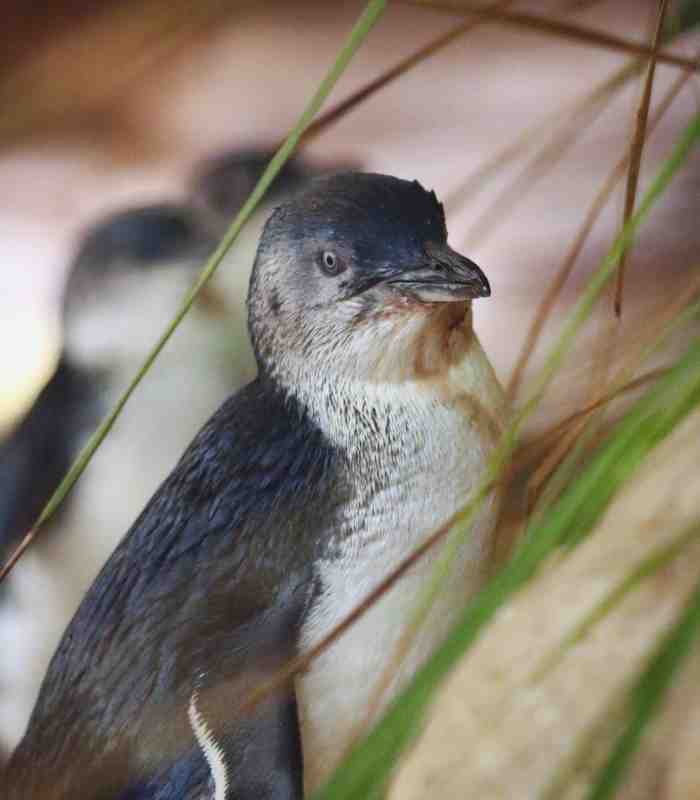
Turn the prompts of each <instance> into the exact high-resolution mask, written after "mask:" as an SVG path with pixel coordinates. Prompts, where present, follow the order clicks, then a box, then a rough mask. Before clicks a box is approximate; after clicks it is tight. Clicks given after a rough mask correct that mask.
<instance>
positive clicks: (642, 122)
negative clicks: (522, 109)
mask: <svg viewBox="0 0 700 800" xmlns="http://www.w3.org/2000/svg"><path fill="white" fill-rule="evenodd" d="M667 8H668V0H659V13H658V17H657V20H656V30H655V31H654V38H653V41H652V47H651V49H652V54H651V58H650V59H649V66H648V67H647V75H646V79H645V81H644V91H643V92H642V98H641V100H640V102H639V109H638V111H637V125H636V127H635V131H634V136H633V139H632V144H631V146H630V149H631V153H632V155H631V158H630V162H629V172H628V173H627V188H626V191H625V213H624V218H623V220H624V221H623V224H624V225H626V224H627V222H628V221H629V219H630V217H631V216H632V212H633V211H634V201H635V198H636V196H637V184H638V182H639V168H640V166H641V163H642V152H643V150H644V140H645V137H646V129H647V119H648V117H649V106H650V105H651V90H652V87H653V85H654V73H655V71H656V61H657V56H658V52H659V44H660V43H661V34H662V32H663V27H664V19H665V18H666V9H667ZM629 253H630V251H629V249H628V250H625V252H624V253H623V254H622V257H621V258H620V266H619V267H618V270H617V278H616V284H615V300H614V309H615V315H616V316H617V317H619V316H620V315H621V314H622V292H623V289H624V284H625V266H626V264H627V258H628V257H629Z"/></svg>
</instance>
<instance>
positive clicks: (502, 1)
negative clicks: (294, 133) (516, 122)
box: [300, 0, 513, 144]
mask: <svg viewBox="0 0 700 800" xmlns="http://www.w3.org/2000/svg"><path fill="white" fill-rule="evenodd" d="M511 3H513V0H498V2H495V3H493V4H492V6H493V8H494V9H500V8H505V7H506V6H508V5H510V4H511ZM483 22H484V20H480V19H470V20H467V21H466V22H462V23H461V24H460V25H458V26H457V27H456V28H451V29H450V30H449V31H447V33H443V34H442V35H441V36H438V37H437V38H436V39H434V40H433V41H432V42H428V44H427V45H425V46H424V47H421V48H420V50H416V52H415V53H412V54H411V55H410V56H408V57H407V58H404V59H403V60H401V61H399V63H398V64H396V65H395V66H393V67H391V68H390V69H388V70H387V71H386V72H385V73H383V74H382V75H379V76H378V77H377V78H374V79H373V80H371V81H370V82H369V83H367V84H365V85H364V86H361V87H360V88H359V89H358V90H357V91H355V92H353V93H352V94H351V95H350V96H349V97H347V98H345V100H341V101H340V102H339V103H338V104H337V105H335V106H333V107H331V108H329V109H328V111H326V112H325V113H324V114H321V115H320V116H319V117H318V118H317V119H316V120H314V122H312V123H311V125H309V127H308V128H307V129H306V131H305V132H304V135H303V136H302V138H301V142H300V144H308V143H309V142H310V141H313V140H314V139H315V138H316V137H317V136H318V135H319V134H320V133H323V132H324V131H326V130H327V129H328V128H329V127H331V126H332V125H333V124H334V123H335V122H337V121H338V120H339V119H341V118H342V117H344V116H345V115H346V114H348V113H349V112H350V111H352V109H353V108H355V107H356V106H358V105H359V104H360V103H362V102H363V101H364V100H367V99H368V98H369V97H371V96H372V95H373V94H375V93H376V92H377V91H379V90H380V89H383V88H384V87H385V86H388V85H389V84H391V83H393V82H394V81H395V80H396V79H397V78H400V77H401V76H402V75H404V74H405V73H406V72H408V71H409V70H411V69H413V67H415V66H417V65H418V64H422V63H423V62H424V61H427V60H428V59H429V58H430V57H431V56H433V55H435V53H437V52H439V51H440V50H442V49H444V48H445V47H447V45H449V44H451V43H452V42H453V41H455V39H458V38H459V37H460V36H463V35H464V34H465V33H469V31H471V30H473V29H474V28H477V27H478V26H479V25H481V24H483Z"/></svg>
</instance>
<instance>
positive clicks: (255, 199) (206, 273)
mask: <svg viewBox="0 0 700 800" xmlns="http://www.w3.org/2000/svg"><path fill="white" fill-rule="evenodd" d="M385 7H386V0H370V2H369V3H367V6H366V7H365V10H364V12H363V13H362V15H361V16H360V18H359V20H358V21H357V23H356V24H355V26H354V28H353V29H352V31H351V33H350V35H349V36H348V39H347V41H346V42H345V44H344V45H343V47H342V49H341V51H340V53H339V54H338V57H337V58H336V60H335V62H334V64H333V66H332V67H331V69H330V70H329V72H328V74H327V75H326V77H325V78H324V79H323V81H322V82H321V85H320V86H319V87H318V89H317V90H316V92H315V94H314V96H313V97H312V98H311V101H310V102H309V104H308V106H307V107H306V109H305V110H304V112H303V113H302V115H301V117H299V120H298V121H297V123H296V125H295V126H294V128H293V129H292V131H291V133H290V134H289V136H288V137H287V139H286V140H285V141H284V143H283V144H282V146H281V147H280V148H279V150H278V151H277V152H276V153H275V155H274V157H273V158H272V160H271V161H270V163H269V164H268V165H267V168H266V169H265V171H264V173H263V175H262V177H261V178H260V180H259V181H258V183H257V185H256V186H255V188H254V189H253V192H252V193H251V195H250V197H249V198H248V200H247V201H246V203H245V204H244V206H243V208H241V210H240V212H239V213H238V215H237V216H236V218H235V219H234V220H233V222H232V224H231V227H230V228H229V229H228V231H227V232H226V234H225V236H224V237H223V239H222V240H221V242H220V244H219V246H218V247H217V248H216V250H215V251H214V253H212V255H211V256H210V258H209V259H208V261H207V262H206V264H205V266H204V268H203V270H202V272H201V273H200V275H199V277H198V278H197V280H196V281H195V283H194V284H193V286H192V287H191V289H190V290H189V291H188V293H187V296H186V297H185V299H184V300H183V302H182V305H181V306H180V308H179V309H178V311H177V313H176V314H175V316H174V317H173V320H172V321H171V322H170V324H169V325H168V327H167V328H166V330H165V331H164V332H163V334H162V335H161V337H160V338H159V339H158V341H157V342H156V344H155V345H154V347H153V349H152V350H151V351H150V352H149V354H148V356H147V357H146V360H145V361H144V363H143V365H142V367H141V368H140V369H139V371H138V373H137V374H136V376H135V377H134V379H133V380H132V381H131V383H130V384H129V386H128V387H127V389H126V390H125V392H124V394H123V395H122V396H121V397H120V398H119V401H118V402H117V404H116V406H115V407H114V409H113V410H112V411H111V413H110V414H109V415H108V416H107V417H106V418H105V419H104V420H103V421H102V423H101V424H100V426H99V427H98V429H97V430H96V431H95V433H94V434H93V435H92V436H91V437H90V440H89V441H88V443H87V444H86V445H85V447H84V448H83V450H82V451H81V452H80V454H79V455H78V457H77V458H76V460H75V462H74V463H73V464H72V466H71V468H70V470H69V471H68V473H67V475H66V476H65V477H64V478H63V480H62V481H61V483H60V484H59V486H58V488H57V489H56V491H55V492H54V493H53V495H52V496H51V498H50V499H49V501H48V503H47V504H46V506H45V508H44V509H43V510H42V512H41V514H40V515H39V518H38V520H37V521H36V523H35V524H34V527H33V529H32V532H35V531H36V530H37V529H38V528H39V527H40V526H41V525H43V524H44V523H45V522H46V521H47V520H48V519H49V518H50V517H51V516H53V514H54V513H55V512H56V510H57V509H58V507H59V505H60V504H61V502H62V501H63V499H64V498H65V497H66V495H67V494H68V492H70V490H71V489H72V488H73V486H74V484H75V482H76V481H77V480H78V478H79V477H80V476H81V475H82V473H83V472H84V471H85V468H86V467H87V465H88V464H89V463H90V459H91V458H92V456H93V455H94V453H95V451H96V450H97V448H98V447H99V446H100V444H101V443H102V441H103V439H104V438H105V436H106V435H107V434H108V433H109V431H110V430H111V428H112V426H113V425H114V423H115V422H116V420H117V419H118V417H119V415H120V414H121V412H122V409H123V408H124V406H125V405H126V403H127V401H128V400H129V398H130V397H131V395H132V394H133V392H134V390H135V389H136V387H137V386H138V385H139V383H141V381H142V380H143V378H144V376H145V375H146V373H147V372H148V370H149V369H150V368H151V367H152V365H153V363H154V362H155V360H156V358H157V357H158V355H159V354H160V352H161V350H162V349H163V348H164V347H165V345H166V344H167V342H168V340H169V339H170V337H171V336H172V335H173V333H174V332H175V330H176V328H177V327H178V325H179V324H180V323H181V322H182V320H183V318H184V317H185V315H186V314H187V312H188V311H189V310H190V307H191V306H192V303H193V302H194V300H195V298H196V297H197V295H198V294H199V291H200V290H201V289H202V287H203V286H204V285H205V284H206V283H207V281H208V280H209V279H210V278H211V276H212V275H213V274H214V272H215V271H216V269H217V267H218V266H219V264H220V263H221V261H222V260H223V258H224V256H225V255H226V253H227V252H228V251H229V249H230V248H231V246H232V245H233V243H234V242H235V240H236V238H237V237H238V234H239V233H240V231H241V228H242V227H243V225H244V224H245V222H246V221H247V220H248V218H249V217H250V216H251V214H252V213H253V211H254V210H255V208H256V206H257V205H258V203H259V202H260V200H261V199H262V197H263V196H264V194H265V192H266V191H267V189H268V187H269V186H270V184H271V183H272V181H273V180H274V178H275V176H276V175H277V173H278V172H279V171H280V169H281V168H282V167H283V166H284V163H285V162H286V161H287V160H288V159H289V157H290V156H291V155H292V153H293V152H294V150H295V148H296V147H297V144H298V143H299V140H300V138H301V136H302V135H303V133H304V131H305V130H306V128H307V127H308V126H309V125H310V124H311V122H312V120H313V118H314V116H315V115H316V113H317V112H318V110H319V109H320V108H321V106H322V105H323V103H324V101H325V100H326V98H327V97H328V95H329V94H330V92H331V90H332V89H333V87H334V86H335V84H336V83H337V81H338V79H339V78H340V76H341V75H342V74H343V72H344V71H345V68H346V67H347V65H348V63H349V62H350V59H351V58H352V57H353V55H354V54H355V53H356V52H357V50H358V48H359V47H360V45H361V44H362V42H363V41H364V40H365V38H366V37H367V35H368V34H369V32H370V30H371V29H372V28H373V27H374V25H375V23H376V22H377V20H378V19H379V17H380V16H381V14H382V13H383V11H384V9H385ZM3 577H4V576H3Z"/></svg>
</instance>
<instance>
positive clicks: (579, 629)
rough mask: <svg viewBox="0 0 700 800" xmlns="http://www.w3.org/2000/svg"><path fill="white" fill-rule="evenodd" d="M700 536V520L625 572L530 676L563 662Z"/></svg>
mask: <svg viewBox="0 0 700 800" xmlns="http://www.w3.org/2000/svg"><path fill="white" fill-rule="evenodd" d="M698 537H700V525H698V524H697V523H695V524H693V525H691V526H690V527H689V528H686V529H684V530H683V531H682V532H681V533H680V534H679V535H678V536H675V537H673V538H672V539H671V540H670V541H668V542H665V543H664V544H663V545H662V546H661V547H657V548H654V549H653V550H652V552H651V553H650V554H649V555H647V556H646V557H645V558H643V559H642V560H641V561H640V562H639V563H638V564H637V565H636V566H635V567H634V568H633V569H632V570H631V571H630V572H629V574H627V575H625V576H624V577H623V578H622V579H621V580H620V581H619V582H618V583H617V584H615V586H613V587H612V588H611V589H610V591H608V592H607V593H606V594H605V596H604V597H603V598H602V599H601V600H600V601H599V602H598V603H596V604H595V605H594V606H593V608H591V609H590V610H589V611H588V612H587V613H586V614H584V616H583V617H582V618H581V619H580V620H579V622H577V623H576V625H574V626H573V627H572V628H571V630H569V631H568V632H567V633H566V634H565V635H564V636H563V637H562V639H561V641H560V642H559V644H558V645H557V646H556V647H555V648H554V649H553V650H552V651H551V652H550V653H549V654H547V656H545V658H544V659H543V660H542V662H541V663H540V665H539V666H538V667H537V669H536V670H535V671H534V672H533V674H532V676H531V677H530V681H531V682H532V683H536V682H538V681H541V680H542V679H543V678H544V677H545V676H546V675H547V674H548V673H549V672H551V670H553V669H554V668H555V667H556V666H557V665H558V664H560V663H561V661H562V660H563V658H564V656H565V655H566V654H567V653H568V652H569V650H571V648H572V647H576V645H578V644H579V643H580V642H581V641H582V640H583V639H584V638H585V637H586V636H588V634H589V633H590V632H591V630H592V629H593V628H594V627H595V626H596V625H597V624H598V623H599V622H601V621H602V620H603V619H605V617H607V615H608V614H609V613H610V612H611V611H613V610H614V609H615V608H616V607H617V606H618V605H619V604H620V603H621V602H622V601H623V600H624V598H625V597H627V595H628V594H629V593H630V592H631V591H633V590H634V589H636V588H637V587H638V586H639V585H640V584H641V583H642V582H643V581H644V580H646V579H647V578H649V577H651V576H653V575H655V574H656V573H657V572H658V571H659V570H660V569H662V568H663V567H665V566H666V565H667V564H669V563H670V562H671V561H673V560H674V559H675V558H677V557H678V556H679V555H680V554H681V553H682V552H683V551H684V550H685V548H686V547H687V546H688V545H689V544H692V543H693V542H695V541H696V540H697V539H698Z"/></svg>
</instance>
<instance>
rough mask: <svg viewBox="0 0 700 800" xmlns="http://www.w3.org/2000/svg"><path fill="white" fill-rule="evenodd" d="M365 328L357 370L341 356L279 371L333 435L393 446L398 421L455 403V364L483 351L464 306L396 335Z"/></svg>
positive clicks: (350, 446)
mask: <svg viewBox="0 0 700 800" xmlns="http://www.w3.org/2000/svg"><path fill="white" fill-rule="evenodd" d="M366 335H367V341H368V343H369V344H368V347H367V353H366V358H365V359H361V358H357V359H356V360H355V361H353V362H352V368H350V369H347V368H344V367H346V366H347V363H348V362H347V361H345V362H343V361H342V359H338V361H339V363H334V361H333V360H332V359H329V360H328V361H327V362H326V363H320V364H319V363H317V362H313V361H311V362H310V360H308V359H306V360H302V359H298V360H291V359H288V360H287V361H286V363H285V369H284V372H282V374H281V375H280V374H279V372H278V374H277V375H276V376H275V380H276V381H277V382H278V383H279V384H281V385H282V388H283V389H285V391H286V393H287V394H288V395H291V396H292V397H293V398H294V400H295V401H296V402H298V403H299V404H300V405H301V406H302V407H303V409H304V410H305V412H306V413H307V414H308V415H309V417H310V418H311V419H312V420H313V421H314V422H315V424H317V425H318V427H319V428H321V430H323V432H324V433H325V434H326V435H327V436H328V437H329V439H330V440H331V441H333V442H334V443H335V444H336V445H338V446H340V447H342V448H343V449H344V450H346V451H351V452H354V453H358V454H360V453H363V452H364V453H366V454H369V453H371V452H376V451H377V450H384V449H386V446H387V439H395V438H396V437H397V435H398V428H399V427H402V428H403V429H404V430H406V428H407V427H410V426H411V425H414V426H423V425H425V423H426V419H425V414H429V413H430V409H431V408H434V407H435V406H437V405H446V404H450V401H451V395H452V394H453V389H452V386H451V384H452V380H451V376H452V375H453V373H454V370H455V369H456V368H458V367H459V366H460V365H461V364H463V362H464V360H465V359H469V358H471V356H472V351H474V352H475V353H476V354H477V358H478V357H479V355H478V354H479V353H481V355H483V353H482V351H481V348H480V346H479V344H478V341H477V340H476V337H475V336H474V333H473V329H472V325H471V309H470V308H469V307H466V308H465V307H464V306H459V307H457V308H455V307H450V308H447V307H445V308H444V309H443V308H441V309H438V311H437V312H436V313H434V314H432V315H430V316H428V315H425V317H424V318H423V319H421V318H418V317H417V316H416V317H413V318H412V319H410V318H409V319H407V320H406V321H405V322H402V321H397V324H396V331H395V334H394V335H393V336H389V337H387V336H384V337H377V336H374V337H373V326H371V325H370V326H368V330H367V334H366ZM477 351H478V352H477Z"/></svg>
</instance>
